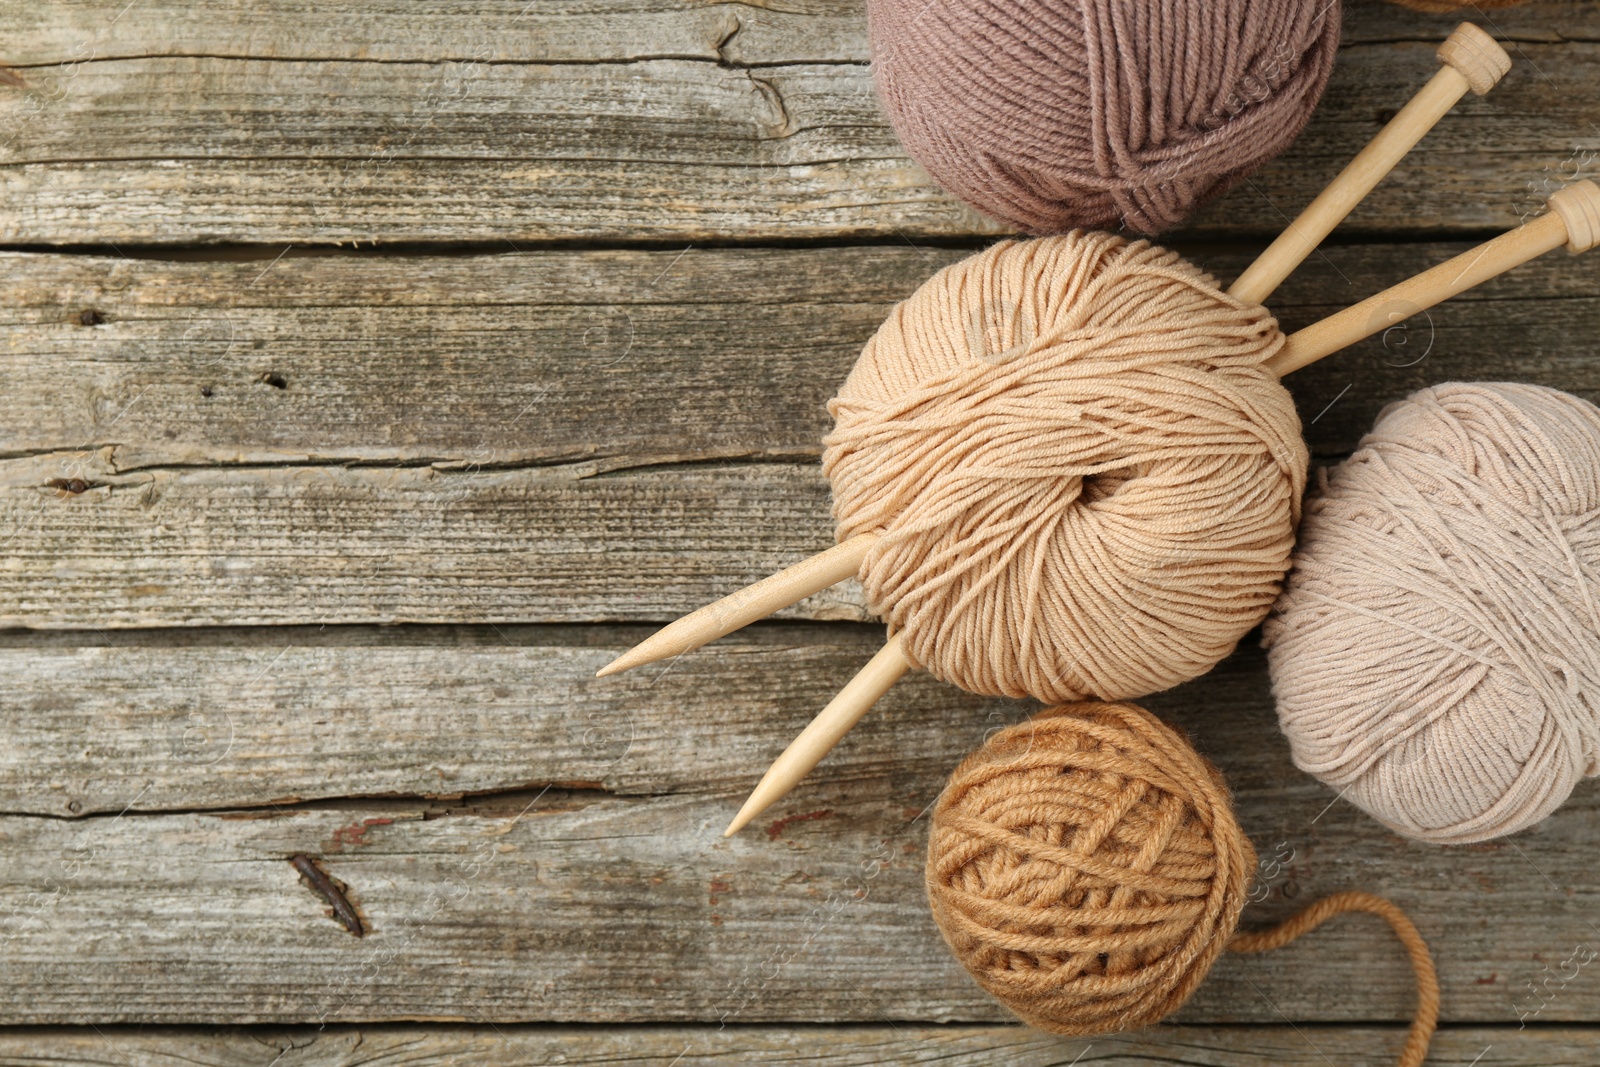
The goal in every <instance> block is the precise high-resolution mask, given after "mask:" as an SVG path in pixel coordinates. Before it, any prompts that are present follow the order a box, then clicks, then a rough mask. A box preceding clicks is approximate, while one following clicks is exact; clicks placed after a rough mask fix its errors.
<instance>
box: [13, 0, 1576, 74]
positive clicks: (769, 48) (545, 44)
mask: <svg viewBox="0 0 1600 1067" xmlns="http://www.w3.org/2000/svg"><path fill="white" fill-rule="evenodd" d="M1594 7H1595V4H1594V0H1531V2H1528V3H1524V4H1521V5H1519V6H1518V7H1517V8H1516V9H1514V10H1496V11H1494V12H1493V13H1492V14H1488V15H1485V14H1483V13H1473V17H1475V18H1477V19H1478V20H1479V21H1480V22H1481V23H1482V24H1483V25H1485V26H1486V27H1488V28H1490V29H1491V30H1492V31H1493V33H1494V34H1495V35H1496V36H1497V37H1499V38H1501V39H1502V40H1508V41H1513V42H1518V43H1527V42H1543V43H1559V42H1560V41H1561V40H1562V39H1563V35H1562V33H1561V30H1562V27H1564V26H1569V25H1571V24H1573V23H1575V22H1576V23H1577V24H1579V25H1582V24H1584V22H1585V20H1587V19H1589V18H1590V17H1592V15H1593V13H1594ZM1344 11H1345V18H1344V33H1343V42H1344V43H1345V44H1347V45H1350V44H1380V43H1393V42H1395V41H1402V40H1416V39H1420V40H1428V39H1432V38H1437V37H1439V36H1440V35H1441V34H1442V32H1444V31H1446V30H1448V28H1449V26H1450V25H1452V23H1451V22H1450V20H1449V19H1448V17H1445V16H1438V15H1427V14H1423V13H1420V12H1414V11H1410V10H1406V9H1400V10H1396V9H1395V8H1393V7H1391V6H1389V5H1387V4H1386V3H1383V2H1379V0H1346V2H1345V4H1344ZM730 31H731V32H730ZM865 31H866V27H865V22H864V20H863V15H862V8H861V5H860V4H859V3H856V2H853V0H789V2H787V3H785V4H784V5H783V6H782V7H781V8H779V7H773V6H767V5H762V4H758V3H738V2H715V0H540V2H539V3H537V4H531V5H530V4H528V3H527V2H526V0H478V2H476V3H467V2H466V0H440V2H436V3H431V4H429V5H428V6H427V7H425V8H420V9H419V8H417V7H415V6H413V5H410V4H407V3H405V2H404V0H369V2H360V0H332V2H328V3H321V4H316V5H314V6H310V7H306V6H300V5H295V4H292V3H283V2H275V3H260V4H251V5H249V6H248V7H246V8H245V9H242V10H241V9H238V8H234V7H229V6H227V5H226V4H222V3H217V2H215V0H211V2H209V3H198V4H196V3H183V2H182V0H140V3H138V4H135V5H134V6H133V7H131V8H129V7H127V5H126V3H125V0H121V2H119V0H53V2H52V3H50V4H48V5H42V4H41V5H33V6H31V7H17V8H10V9H7V10H4V11H0V39H3V40H4V41H5V47H6V51H5V57H4V58H5V60H6V62H7V63H10V64H14V65H15V66H18V67H23V68H26V67H34V66H45V65H50V64H55V63H60V62H63V61H69V60H74V59H76V60H86V59H89V58H91V57H96V58H119V57H131V56H197V55H200V56H230V57H234V58H245V57H250V58H257V59H283V60H304V59H320V60H330V59H338V60H345V61H349V62H390V63H392V62H407V61H409V62H422V63H427V62H439V61H448V60H459V61H466V60H477V61H479V62H489V63H540V62H543V63H555V62H567V63H597V62H618V61H630V60H639V59H653V58H664V57H674V58H697V59H705V60H718V59H720V60H721V61H723V62H725V63H728V64H730V65H743V66H756V65H770V64H773V63H786V62H787V63H792V62H802V61H803V62H819V63H821V62H828V63H857V64H865V63H867V62H868V61H869V59H870V56H869V55H868V51H867V37H866V32H865Z"/></svg>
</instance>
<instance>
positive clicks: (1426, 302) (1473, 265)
mask: <svg viewBox="0 0 1600 1067" xmlns="http://www.w3.org/2000/svg"><path fill="white" fill-rule="evenodd" d="M1549 206H1550V210H1549V212H1548V213H1547V214H1544V215H1540V216H1539V217H1538V218H1535V219H1533V220H1532V221H1531V222H1528V223H1526V224H1524V225H1522V226H1519V227H1517V228H1516V229H1514V230H1507V231H1506V232H1505V233H1503V234H1501V235H1500V236H1499V237H1496V238H1495V239H1494V240H1492V241H1486V242H1484V243H1483V244H1481V245H1479V246H1478V247H1477V248H1474V249H1471V250H1470V251H1467V252H1463V253H1461V254H1460V255H1459V256H1456V257H1455V258H1454V259H1449V260H1446V261H1445V262H1443V263H1441V264H1439V265H1438V266H1437V267H1433V268H1431V269H1429V270H1425V271H1423V272H1422V273H1421V274H1418V275H1417V276H1416V277H1413V278H1408V279H1406V280H1405V281H1403V282H1401V283H1400V284H1398V285H1392V286H1390V287H1389V288H1387V289H1385V290H1383V292H1381V293H1376V294H1374V295H1372V296H1369V297H1367V299H1365V300H1363V301H1361V302H1360V303H1359V304H1352V305H1351V306H1350V307H1347V308H1345V309H1344V310H1343V311H1341V312H1338V313H1337V314H1334V315H1330V316H1328V317H1327V318H1325V319H1323V320H1322V321H1321V322H1315V323H1312V324H1311V325H1310V326H1307V327H1306V328H1305V329H1303V330H1299V331H1297V332H1295V333H1292V334H1290V335H1289V336H1288V337H1287V338H1286V339H1285V340H1284V344H1283V347H1282V348H1281V349H1279V350H1278V354H1277V355H1275V356H1273V357H1272V359H1270V360H1268V361H1267V367H1268V368H1269V369H1270V370H1272V371H1273V372H1274V373H1275V374H1277V375H1278V376H1279V377H1282V376H1283V375H1285V374H1289V373H1292V372H1294V371H1297V370H1299V369H1300V368H1301V367H1304V366H1306V365H1308V364H1310V363H1314V362H1316V361H1317V360H1319V359H1321V358H1322V357H1323V356H1326V355H1329V354H1330V353H1333V352H1337V351H1339V350H1340V349H1341V348H1347V347H1349V346H1350V345H1353V344H1355V343H1356V342H1357V341H1360V340H1361V339H1363V338H1366V337H1371V336H1372V335H1373V334H1375V333H1380V332H1382V331H1384V330H1387V329H1388V328H1389V327H1391V326H1393V325H1394V324H1395V323H1397V322H1400V321H1402V320H1404V319H1408V318H1410V317H1411V316H1412V315H1415V314H1416V313H1417V312H1419V311H1425V310H1426V309H1428V308H1431V307H1433V305H1435V304H1437V303H1439V302H1440V301H1443V300H1448V299H1450V298H1451V297H1452V296H1455V295H1456V294H1457V293H1462V292H1465V291H1466V290H1468V289H1471V288H1472V287H1473V286H1475V285H1478V284H1479V283H1481V282H1485V281H1488V280H1489V279H1490V278H1493V277H1494V276H1495V275H1497V274H1503V273H1505V272H1506V271H1508V270H1510V269H1511V268H1513V267H1516V266H1520V265H1521V264H1523V263H1526V262H1528V260H1530V259H1536V258H1537V257H1539V256H1542V255H1544V254H1545V253H1546V252H1553V251H1554V250H1556V249H1557V248H1560V247H1561V246H1562V245H1566V246H1567V250H1568V251H1569V252H1572V253H1573V254H1574V255H1576V254H1577V253H1579V252H1586V251H1588V250H1589V249H1591V248H1593V247H1594V246H1595V245H1596V244H1597V243H1600V185H1596V184H1595V183H1594V182H1592V181H1588V180H1584V181H1581V182H1574V183H1573V184H1571V185H1569V186H1567V187H1566V188H1564V189H1561V190H1560V191H1558V192H1556V193H1555V194H1553V195H1552V196H1551V197H1550V200H1549Z"/></svg>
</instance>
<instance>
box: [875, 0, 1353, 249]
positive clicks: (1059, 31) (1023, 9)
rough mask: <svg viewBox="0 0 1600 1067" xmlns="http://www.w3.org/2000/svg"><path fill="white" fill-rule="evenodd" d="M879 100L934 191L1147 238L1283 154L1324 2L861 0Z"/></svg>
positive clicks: (1322, 45) (1333, 10)
mask: <svg viewBox="0 0 1600 1067" xmlns="http://www.w3.org/2000/svg"><path fill="white" fill-rule="evenodd" d="M867 16H868V22H867V24H868V28H869V33H870V36H871V46H872V64H873V72H874V77H875V79H876V82H877V86H878V96H879V99H880V100H881V101H882V102H883V106H884V109H885V110H886V111H887V112H888V115H889V119H890V122H891V123H892V124H893V125H894V128H895V132H896V133H897V134H899V137H900V141H901V143H902V144H904V145H905V148H906V151H907V152H909V153H910V154H911V156H912V158H913V159H915V160H916V161H917V162H918V163H920V164H922V166H923V167H924V168H925V169H926V170H927V171H928V173H929V174H931V175H932V176H933V179H934V181H936V182H938V183H939V184H940V185H942V186H943V187H944V188H945V189H947V190H949V191H950V192H951V193H953V194H954V195H956V196H957V197H960V198H961V199H962V200H964V201H966V202H967V203H968V204H970V205H971V206H972V207H974V208H976V209H978V210H979V211H981V212H983V213H984V214H986V215H990V216H992V217H994V218H996V219H999V220H1001V221H1003V222H1006V223H1009V224H1010V225H1012V226H1015V227H1017V228H1018V229H1020V230H1022V231H1024V232H1027V233H1040V234H1043V233H1061V232H1064V231H1066V230H1069V229H1072V228H1073V227H1078V226H1082V227H1096V228H1102V229H1109V228H1116V227H1118V226H1126V227H1128V228H1129V229H1132V230H1134V231H1137V232H1139V233H1158V232H1160V231H1161V230H1164V229H1167V228H1169V227H1171V226H1174V225H1176V224H1177V223H1179V222H1181V221H1182V220H1183V219H1184V218H1185V217H1186V216H1188V215H1189V214H1190V213H1191V212H1192V211H1194V210H1195V208H1197V207H1198V206H1199V205H1201V204H1202V203H1204V202H1206V201H1207V200H1210V199H1212V198H1213V197H1216V196H1219V195H1221V194H1222V193H1223V192H1225V191H1226V190H1227V189H1228V188H1229V187H1230V186H1232V185H1233V184H1234V183H1235V182H1237V181H1238V180H1240V179H1241V178H1243V177H1244V176H1245V175H1247V174H1249V173H1250V172H1251V171H1253V170H1255V169H1256V168H1257V167H1259V166H1260V165H1261V164H1262V163H1264V162H1266V161H1267V160H1269V159H1271V158H1272V157H1273V156H1275V155H1277V154H1278V153H1279V152H1281V151H1283V150H1284V149H1285V148H1286V147H1288V145H1289V143H1290V142H1291V141H1292V140H1294V138H1295V136H1296V135H1297V134H1299V132H1300V130H1301V128H1302V127H1303V126H1304V125H1305V124H1306V120H1307V119H1309V118H1310V117H1311V111H1312V109H1313V108H1314V107H1315V106H1316V103H1317V100H1318V99H1319V98H1320V97H1321V96H1322V90H1323V87H1324V86H1325V85H1326V84H1327V81H1328V75H1329V73H1330V72H1331V71H1332V69H1333V57H1334V52H1335V50H1336V49H1337V47H1338V43H1339V3H1338V0H1207V2H1205V3H1197V2H1195V0H868V3H867Z"/></svg>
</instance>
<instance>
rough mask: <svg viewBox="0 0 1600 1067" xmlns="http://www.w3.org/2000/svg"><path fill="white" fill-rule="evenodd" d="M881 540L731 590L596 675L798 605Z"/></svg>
mask: <svg viewBox="0 0 1600 1067" xmlns="http://www.w3.org/2000/svg"><path fill="white" fill-rule="evenodd" d="M875 540H877V538H876V537H874V536H873V535H872V534H862V535H861V536H859V537H852V538H850V539H849V540H848V541H845V542H844V543H842V544H838V545H834V546H833V547H832V548H830V549H828V550H827V551H826V552H819V553H817V554H816V555H815V556H812V557H810V558H809V559H803V560H801V561H800V562H799V563H796V564H795V565H794V566H793V567H788V568H785V569H784V570H781V571H779V572H778V573H777V574H773V575H769V576H768V577H766V578H763V579H761V580H760V581H759V582H757V583H756V584H755V585H747V586H745V587H744V588H743V589H741V590H739V591H738V592H736V593H730V594H729V595H728V596H725V597H723V598H722V599H721V600H719V601H717V602H716V603H715V604H707V605H706V606H705V607H703V608H701V609H700V610H699V611H695V612H691V613H690V614H688V615H685V616H684V617H683V618H681V619H679V620H678V621H677V622H674V623H672V624H671V625H669V626H665V627H663V628H662V629H660V630H657V631H656V632H655V633H653V634H651V635H650V636H649V637H647V638H645V639H644V640H643V641H641V642H640V643H639V644H637V645H634V646H633V647H632V648H630V649H628V651H626V652H624V653H623V654H622V655H620V656H618V657H617V658H616V659H614V660H612V661H611V662H610V663H608V664H606V665H605V666H604V667H601V668H600V669H599V670H598V671H596V672H595V677H596V678H604V677H605V676H606V675H608V674H616V673H617V672H618V671H625V670H628V669H630V668H633V667H642V666H643V665H645V664H646V663H654V662H655V661H656V660H659V659H666V658H667V657H668V656H678V655H682V654H683V653H685V652H691V651H693V650H694V649H697V648H699V647H700V646H701V645H703V644H706V643H707V642H710V641H715V640H716V639H717V638H719V637H726V636H727V635H728V634H731V633H733V631H735V630H737V629H739V628H741V627H744V626H748V625H750V624H751V623H753V622H755V621H756V620H757V619H763V618H766V617H767V616H768V615H771V614H772V613H773V612H774V611H777V610H779V609H780V608H786V607H788V606H789V605H791V604H798V603H799V602H800V601H802V600H804V599H805V598H806V597H808V596H810V595H811V594H813V593H820V592H822V591H823V590H824V589H826V588H828V587H829V586H832V585H838V584H839V583H840V582H842V581H844V580H845V579H846V578H853V577H855V576H856V575H857V574H858V573H860V571H861V562H862V560H864V559H866V558H867V549H868V548H870V547H872V542H873V541H875Z"/></svg>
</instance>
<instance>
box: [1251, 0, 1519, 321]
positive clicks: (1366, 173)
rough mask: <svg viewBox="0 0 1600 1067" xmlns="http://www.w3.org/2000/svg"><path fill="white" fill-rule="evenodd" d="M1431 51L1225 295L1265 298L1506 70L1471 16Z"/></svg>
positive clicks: (1505, 61) (1501, 52)
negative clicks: (1400, 96)
mask: <svg viewBox="0 0 1600 1067" xmlns="http://www.w3.org/2000/svg"><path fill="white" fill-rule="evenodd" d="M1438 56H1439V62H1440V64H1441V66H1440V67H1439V71H1438V73H1436V74H1435V75H1434V76H1433V78H1432V79H1431V80H1430V81H1429V82H1428V84H1426V85H1424V86H1423V87H1422V89H1421V90H1420V91H1419V92H1418V93H1417V94H1416V95H1415V96H1413V97H1412V98H1411V100H1410V101H1409V102H1408V103H1407V104H1406V106H1405V107H1403V108H1401V109H1400V110H1399V111H1398V112H1397V113H1396V114H1395V116H1394V118H1392V119H1390V120H1389V121H1388V123H1387V124H1386V125H1385V126H1384V127H1383V129H1381V130H1379V131H1378V135H1377V136H1376V137H1374V138H1373V139H1372V140H1371V141H1370V142H1368V143H1367V146H1366V147H1365V148H1363V149H1362V150H1361V151H1360V152H1359V153H1358V154H1357V155H1356V157H1355V158H1354V159H1352V160H1351V161H1350V162H1349V164H1348V165H1346V166H1345V168H1344V170H1342V171H1340V172H1339V175H1338V177H1336V178H1334V179H1333V181H1331V182H1329V183H1328V187H1327V188H1326V189H1324V190H1322V192H1321V193H1320V194H1319V195H1318V196H1317V198H1316V199H1315V200H1313V201H1311V203H1310V204H1309V205H1308V206H1307V207H1306V209H1305V210H1304V211H1302V212H1301V213H1300V216H1299V217H1298V218H1296V219H1295V220H1294V221H1293V222H1291V223H1289V225H1288V226H1287V227H1286V228H1285V229H1284V231H1283V232H1282V233H1280V234H1279V235H1278V238H1277V240H1275V241H1273V242H1272V243H1271V244H1270V245H1268V246H1267V249H1266V251H1264V252H1262V253H1261V255H1260V257H1258V258H1257V259H1256V261H1255V262H1254V263H1252V264H1250V266H1249V267H1248V268H1246V270H1245V272H1244V273H1243V274H1241V275H1239V277H1238V279H1237V280H1236V281H1235V282H1234V283H1233V285H1231V286H1229V288H1228V292H1229V294H1230V295H1232V296H1235V297H1238V298H1239V299H1240V300H1243V301H1245V302H1246V303H1250V304H1262V303H1265V302H1266V299H1267V297H1269V296H1271V295H1272V293H1273V292H1274V291H1275V290H1276V289H1277V288H1278V286H1279V285H1281V284H1283V280H1284V279H1285V278H1287V277H1288V276H1289V275H1290V274H1291V273H1293V272H1294V269H1295V268H1296V267H1298V266H1299V265H1300V264H1301V263H1302V262H1303V261H1304V260H1305V258H1306V257H1307V256H1309V255H1310V254H1311V253H1312V251H1313V250H1314V249H1315V248H1316V247H1317V245H1319V244H1321V243H1322V239H1323V238H1324V237H1326V236H1328V234H1330V233H1332V232H1333V228H1334V227H1335V226H1337V225H1339V223H1340V222H1342V221H1344V218H1345V216H1346V215H1348V214H1350V212H1351V210H1353V209H1354V208H1355V206H1356V205H1357V204H1358V203H1360V202H1361V199H1362V197H1364V196H1366V195H1367V194H1368V193H1370V192H1371V191H1372V189H1373V187H1374V186H1376V185H1377V184H1378V183H1379V182H1380V181H1382V180H1383V179H1384V176H1385V175H1387V174H1388V173H1389V172H1390V171H1391V170H1393V169H1394V167H1395V164H1397V163H1399V162H1400V159H1401V157H1403V156H1404V155H1405V154H1406V153H1407V152H1409V151H1411V149H1412V148H1413V147H1415V146H1416V143H1417V142H1418V141H1420V140H1422V138H1423V135H1425V134H1426V133H1427V132H1428V131H1429V130H1431V129H1433V127H1434V125H1435V124H1437V123H1438V121H1439V120H1440V119H1442V118H1443V117H1444V116H1445V113H1446V112H1448V111H1449V110H1450V109H1451V108H1453V107H1455V105H1456V102H1457V101H1458V100H1460V99H1461V98H1462V97H1463V96H1465V95H1466V94H1467V91H1468V90H1469V89H1470V90H1471V91H1472V92H1474V93H1476V94H1477V95H1478V96H1482V95H1483V94H1484V93H1487V92H1488V91H1489V90H1490V89H1493V88H1494V87H1495V84H1496V83H1497V82H1499V81H1500V79H1501V78H1502V77H1504V76H1505V73H1506V71H1508V70H1510V69H1511V57H1510V56H1508V55H1507V54H1506V50H1505V49H1504V48H1502V47H1500V43H1499V42H1498V41H1496V40H1495V39H1494V38H1493V37H1490V36H1489V35H1488V34H1487V33H1484V32H1483V31H1482V30H1480V29H1479V28H1478V27H1476V26H1474V25H1473V24H1472V23H1470V22H1463V23H1462V24H1461V25H1459V26H1457V27H1456V28H1455V32H1453V33H1452V34H1450V36H1449V37H1447V38H1445V41H1444V43H1443V44H1441V45H1440V46H1439V49H1438Z"/></svg>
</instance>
